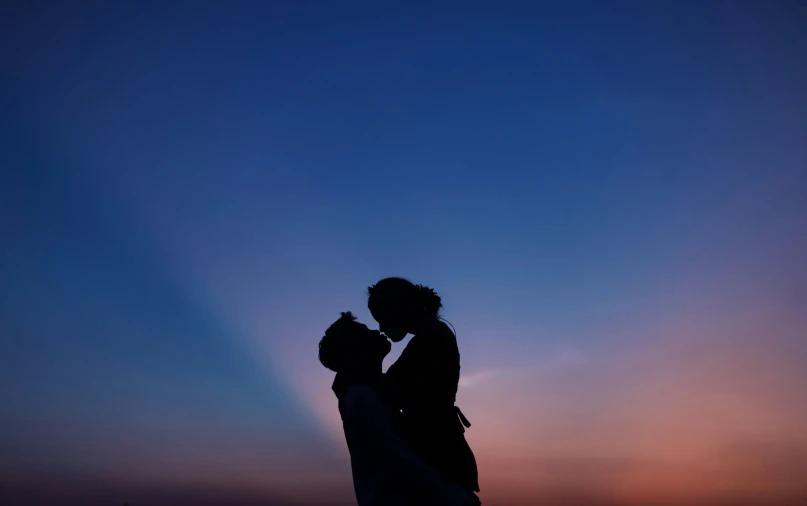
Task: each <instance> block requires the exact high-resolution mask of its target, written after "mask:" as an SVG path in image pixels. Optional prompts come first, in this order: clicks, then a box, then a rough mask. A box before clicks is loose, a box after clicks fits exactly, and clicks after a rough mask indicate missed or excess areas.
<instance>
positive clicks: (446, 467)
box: [367, 278, 479, 492]
mask: <svg viewBox="0 0 807 506" xmlns="http://www.w3.org/2000/svg"><path fill="white" fill-rule="evenodd" d="M367 293H368V301H367V306H368V308H369V310H370V313H371V314H372V315H373V318H375V320H376V321H377V322H378V324H379V329H380V330H381V332H383V333H384V334H385V335H386V336H387V337H388V338H389V339H390V340H391V341H393V342H396V343H397V342H400V341H401V340H403V338H404V337H406V335H407V334H413V337H412V339H411V340H410V341H409V344H408V345H407V346H406V348H405V349H404V351H403V353H401V356H400V357H399V358H398V360H397V361H396V362H395V363H394V364H392V365H391V366H390V368H389V369H388V370H387V373H386V374H385V378H384V384H383V389H384V394H385V396H386V397H387V399H388V400H389V402H391V403H392V404H393V405H394V406H395V407H396V408H398V409H400V410H401V414H402V416H401V433H402V435H403V437H404V438H405V439H406V440H407V443H408V444H409V445H410V447H411V448H412V449H413V450H414V451H415V452H416V453H417V454H418V456H420V458H422V459H423V460H424V461H426V462H427V463H429V464H431V465H432V466H434V467H435V468H437V469H439V470H440V471H441V472H442V473H443V474H444V475H445V476H446V478H447V479H448V480H450V481H452V482H454V483H457V484H458V485H460V486H462V487H463V488H464V489H466V490H468V491H470V492H479V481H478V471H477V467H476V459H475V458H474V454H473V451H471V448H470V446H468V442H467V441H466V440H465V428H466V427H470V426H471V424H470V423H468V420H467V419H466V418H465V416H463V414H462V412H461V411H460V410H459V408H457V407H456V406H455V405H454V403H455V402H456V396H457V385H458V383H459V379H460V352H459V348H458V346H457V338H456V336H455V335H454V333H453V332H452V331H451V329H450V328H449V327H448V325H446V324H445V323H444V322H443V321H442V320H441V319H440V308H441V307H442V302H441V300H440V297H439V296H438V295H437V293H435V291H434V290H433V289H431V288H429V287H427V286H423V285H415V284H412V283H411V282H410V281H408V280H406V279H402V278H385V279H382V280H381V281H379V282H378V283H376V284H375V285H373V286H371V287H369V288H368V290H367Z"/></svg>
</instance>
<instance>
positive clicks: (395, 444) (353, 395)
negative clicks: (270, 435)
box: [319, 312, 480, 506]
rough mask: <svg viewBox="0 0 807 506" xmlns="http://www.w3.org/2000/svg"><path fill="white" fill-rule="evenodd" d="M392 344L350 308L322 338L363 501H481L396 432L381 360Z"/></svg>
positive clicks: (381, 505)
mask: <svg viewBox="0 0 807 506" xmlns="http://www.w3.org/2000/svg"><path fill="white" fill-rule="evenodd" d="M390 348H391V344H390V343H389V341H388V340H387V339H386V337H384V336H383V335H382V334H381V333H380V332H379V331H377V330H370V329H368V328H367V326H365V325H363V324H361V323H359V322H357V321H356V318H355V317H354V316H353V315H352V314H351V313H350V312H345V313H342V316H341V317H340V318H339V319H338V320H337V321H336V322H334V323H333V324H332V325H331V326H330V327H329V328H328V330H326V331H325V336H324V337H323V338H322V340H321V341H320V343H319V360H320V362H321V363H322V365H324V366H325V367H327V368H328V369H331V370H332V371H334V372H336V378H335V380H334V383H333V391H334V393H335V394H336V396H337V398H338V399H339V413H340V414H341V416H342V425H343V428H344V431H345V439H346V441H347V446H348V450H349V451H350V464H351V470H352V473H353V486H354V490H355V492H356V500H357V501H358V503H359V506H393V505H395V506H407V505H421V504H423V505H434V506H480V502H479V499H478V498H477V497H476V496H475V495H474V494H472V493H469V492H467V491H466V490H464V489H463V488H462V487H460V486H459V485H457V484H455V483H451V482H450V481H448V480H447V479H446V478H445V477H444V476H442V475H441V474H440V473H439V472H437V471H436V470H435V469H433V468H431V467H430V466H428V465H427V464H426V463H424V462H423V461H422V460H421V459H419V458H418V457H417V456H416V455H415V453H414V452H413V451H412V450H411V449H410V448H409V447H408V446H406V444H405V443H404V441H403V440H402V439H401V438H400V437H399V435H398V433H397V424H396V417H399V416H400V413H398V412H397V411H396V410H395V409H393V408H392V407H391V406H390V405H389V404H388V403H387V402H385V400H384V399H383V397H382V396H381V393H380V391H379V389H380V387H381V382H382V371H381V370H382V361H383V359H384V357H385V356H386V355H387V354H388V353H389V351H390Z"/></svg>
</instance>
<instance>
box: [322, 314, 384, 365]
mask: <svg viewBox="0 0 807 506" xmlns="http://www.w3.org/2000/svg"><path fill="white" fill-rule="evenodd" d="M391 346H392V345H391V344H390V342H389V341H387V338H386V337H384V336H383V335H382V334H381V332H379V331H377V330H370V329H368V328H367V326H366V325H364V324H362V323H359V322H357V321H356V317H355V316H353V314H351V313H350V311H348V312H345V313H342V316H340V317H339V319H338V320H336V321H335V322H334V323H333V324H332V325H331V326H330V327H328V330H326V331H325V336H324V337H323V338H322V339H321V340H320V342H319V361H320V362H321V363H322V365H324V366H325V367H327V368H328V369H330V370H332V371H334V372H357V371H366V370H372V369H374V368H376V367H378V369H379V372H380V370H381V362H382V361H383V360H384V357H386V356H387V353H389V351H390V348H391Z"/></svg>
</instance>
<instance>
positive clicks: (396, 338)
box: [387, 332, 406, 343]
mask: <svg viewBox="0 0 807 506" xmlns="http://www.w3.org/2000/svg"><path fill="white" fill-rule="evenodd" d="M387 337H388V338H389V340H390V341H392V342H393V343H400V342H401V341H403V340H404V338H405V337H406V332H391V333H387Z"/></svg>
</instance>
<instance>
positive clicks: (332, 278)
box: [0, 2, 807, 491]
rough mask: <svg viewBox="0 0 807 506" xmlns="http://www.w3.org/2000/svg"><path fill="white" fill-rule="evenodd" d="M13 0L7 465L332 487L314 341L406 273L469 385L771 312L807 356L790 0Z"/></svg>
mask: <svg viewBox="0 0 807 506" xmlns="http://www.w3.org/2000/svg"><path fill="white" fill-rule="evenodd" d="M6 9H8V10H7V14H8V15H4V16H3V18H4V21H3V22H2V23H3V25H2V33H3V35H2V39H0V41H2V44H0V48H2V53H0V57H2V61H3V62H4V64H3V66H4V68H6V69H7V71H6V72H4V73H3V74H4V75H3V78H2V81H0V83H1V87H0V92H2V93H0V97H2V102H0V106H2V111H3V114H2V119H0V132H2V138H3V143H2V147H1V149H2V154H1V155H0V163H2V165H1V167H2V172H0V177H1V178H2V179H0V188H2V189H1V190H0V196H2V201H3V204H2V205H3V213H2V214H3V219H2V221H0V224H1V225H2V228H0V233H2V236H0V237H2V242H3V243H4V244H5V245H6V246H5V247H4V248H3V252H2V254H3V256H2V263H1V264H0V275H2V280H3V281H2V285H3V287H4V289H3V291H2V294H0V316H2V320H0V325H2V327H1V328H2V333H3V335H4V338H3V342H2V350H0V351H2V353H0V355H2V358H0V371H2V372H0V377H1V378H2V380H3V385H4V386H6V385H10V386H11V388H4V389H3V391H2V393H0V407H2V409H3V417H2V418H3V422H2V423H1V424H0V443H1V444H3V445H4V446H5V447H7V448H10V449H11V450H12V451H11V452H9V453H6V455H9V457H5V458H4V460H2V461H0V464H2V465H3V466H4V468H8V469H17V468H19V467H20V466H22V467H23V468H25V469H30V470H35V471H36V470H42V469H48V468H58V469H63V468H75V469H79V470H83V471H87V472H93V473H101V474H108V475H114V476H131V475H138V476H140V475H142V476H143V477H144V478H143V479H147V478H149V477H150V476H151V475H152V474H154V473H157V472H158V471H159V472H161V473H163V474H164V473H166V472H167V471H166V470H169V469H173V470H175V471H176V473H177V474H178V475H183V476H184V475H188V476H191V477H197V478H198V477H203V476H208V475H216V476H219V477H220V478H221V481H222V482H227V483H230V484H232V483H235V482H237V481H238V480H239V479H241V478H243V479H244V480H246V481H250V482H252V481H260V478H254V479H253V478H252V477H253V476H258V477H259V476H260V475H261V474H262V473H264V474H265V473H266V470H267V469H273V470H282V469H286V471H287V472H288V473H291V474H294V473H297V476H299V472H300V471H299V470H300V469H305V468H308V469H311V468H312V467H311V466H315V467H316V469H322V472H321V474H319V475H317V476H320V478H318V479H321V480H324V481H323V482H322V483H328V484H329V485H328V486H331V485H330V484H332V483H341V481H343V480H345V479H346V477H347V476H348V474H345V473H346V470H347V467H346V454H345V451H344V448H343V447H342V446H340V445H341V441H340V437H341V436H340V434H339V431H338V420H336V419H335V418H334V416H336V415H335V405H332V404H330V401H331V400H332V399H331V398H330V397H329V396H330V395H331V394H330V392H329V391H328V387H329V384H330V383H329V382H330V376H329V374H330V373H328V372H327V371H325V370H324V369H322V368H321V366H319V364H318V363H317V362H316V351H315V347H316V342H317V340H318V339H319V336H320V335H321V333H322V331H323V330H324V328H325V327H327V325H328V324H329V323H330V322H331V321H332V320H333V319H334V318H335V317H336V316H338V313H339V311H342V310H347V309H350V310H353V311H355V312H356V313H357V314H359V315H360V317H361V318H362V319H363V320H365V321H368V322H370V319H369V314H368V313H367V311H366V310H365V298H364V297H365V293H364V292H365V289H366V287H367V285H369V284H371V283H373V282H375V281H377V280H378V279H380V278H382V277H385V276H389V275H402V276H407V277H410V278H411V279H413V280H414V281H416V282H419V283H426V284H428V285H430V286H433V287H435V288H436V289H437V291H438V292H439V293H440V294H441V295H442V296H443V298H444V302H445V307H446V316H447V317H448V319H449V320H450V321H451V322H452V323H453V324H454V325H455V326H456V327H457V330H458V331H459V336H460V342H461V349H462V352H463V374H464V375H467V377H468V378H471V379H469V382H468V384H469V385H470V384H472V383H473V384H478V382H479V381H482V379H484V378H493V377H502V376H501V375H502V374H504V375H505V376H506V375H507V374H509V373H507V372H506V371H510V372H512V371H524V370H526V369H524V368H527V369H529V368H531V367H533V366H536V365H540V364H544V363H547V364H555V365H552V367H555V366H557V367H561V368H562V367H567V366H568V367H572V366H574V367H581V364H588V365H586V366H585V367H587V368H588V369H587V373H586V374H584V375H583V376H586V375H587V374H589V373H590V374H592V375H594V376H596V371H598V369H597V365H596V364H598V363H600V362H599V361H601V360H602V361H605V360H607V359H608V357H612V358H613V357H617V358H619V360H622V359H625V360H627V357H629V356H631V357H632V356H633V355H631V353H632V352H633V351H632V350H636V349H637V347H639V348H640V347H641V346H651V345H653V346H655V345H658V346H661V347H664V346H667V344H668V343H666V342H665V339H671V340H672V341H675V339H676V338H675V337H670V332H668V331H667V330H669V329H680V328H682V326H683V327H685V326H686V325H689V324H690V323H691V322H693V321H702V320H704V319H705V320H714V321H723V322H726V323H725V326H724V327H721V328H722V330H720V331H715V332H716V333H717V334H721V332H725V333H729V329H735V327H736V325H739V324H738V323H737V322H738V321H739V319H738V318H735V317H736V316H737V315H747V314H751V313H749V312H748V311H747V309H748V308H760V307H763V308H771V309H770V311H771V313H770V314H768V313H766V316H764V317H763V316H755V317H749V318H751V320H752V321H749V322H746V323H747V325H746V326H747V327H748V328H751V327H754V325H753V324H758V326H760V327H761V328H767V329H769V333H771V332H773V331H770V329H771V327H770V325H769V324H768V322H769V319H770V321H774V320H775V321H777V322H779V323H780V324H782V325H784V323H782V322H790V321H793V322H795V323H793V325H792V326H791V327H786V328H784V327H783V328H780V327H776V328H777V329H779V330H776V331H775V332H773V334H776V335H775V336H774V337H773V338H772V343H773V344H772V345H771V349H772V348H775V347H776V346H778V345H782V346H785V345H787V346H795V345H794V344H793V343H795V342H796V341H795V340H796V337H795V336H797V335H798V334H799V331H798V330H799V329H800V328H802V327H801V326H800V325H802V323H803V322H802V320H799V319H798V311H797V310H796V308H798V307H799V306H800V305H801V304H803V302H804V294H805V288H804V286H805V279H807V278H806V277H805V269H804V266H803V262H801V261H800V260H799V259H800V258H802V257H803V255H804V254H805V253H807V244H805V241H804V239H803V237H805V234H804V231H805V212H807V211H805V204H804V198H803V194H804V189H805V179H807V175H806V174H805V169H804V167H805V166H807V150H806V149H805V142H804V139H805V138H807V124H806V123H805V119H804V118H805V117H807V95H805V94H804V92H803V90H804V89H807V67H805V66H804V64H803V62H804V61H805V57H807V54H805V52H806V51H807V44H806V43H805V36H804V31H803V26H804V23H803V21H804V19H805V18H804V16H805V11H804V8H803V7H802V6H801V5H800V4H799V3H798V2H779V3H766V4H762V3H744V2H709V3H701V2H654V3H638V2H637V3H630V2H609V3H599V2H588V3H564V4H563V5H560V4H556V5H549V4H543V3H504V4H498V5H496V6H493V4H483V3H467V4H462V5H460V4H458V3H441V4H440V5H439V6H434V5H427V4H419V3H414V4H409V5H407V6H406V7H404V6H392V5H382V4H379V3H370V2H366V3H350V4H349V6H348V5H346V4H337V3H328V2H296V3H291V2H289V3H282V2H231V3H227V4H226V5H225V4H224V3H205V4H204V5H202V4H199V3H183V2H176V3H171V4H170V5H168V6H166V5H162V4H160V3H157V2H140V3H133V2H128V3H127V2H123V3H115V4H114V5H112V4H107V3H102V2H95V3H93V2H84V3H71V4H70V5H68V4H62V3H55V2H50V3H48V2H44V3H41V4H37V6H33V5H25V4H24V3H22V2H18V3H16V4H14V5H12V6H10V7H6ZM704 315H705V316H704ZM732 315H734V316H732ZM783 315H784V316H783ZM743 321H744V320H743ZM682 322H686V323H682ZM744 325H745V324H744ZM777 325H778V324H777ZM659 328H663V329H667V330H665V331H664V332H662V331H657V330H658V329H659ZM687 328H689V327H687ZM754 328H756V327H754ZM704 332H705V331H704ZM672 334H673V335H676V334H675V332H673V333H672ZM695 334H697V332H695ZM706 334H708V335H712V334H710V333H709V332H706ZM721 335H722V334H721ZM704 339H706V338H704ZM751 341H752V342H758V341H754V340H753V339H751ZM686 342H687V343H689V341H686ZM704 342H707V343H708V339H707V340H706V341H701V340H698V339H695V341H694V342H692V343H689V344H687V345H686V346H690V348H686V347H685V348H686V349H687V350H694V349H700V348H698V346H701V345H703V343H704ZM699 343H700V344H699ZM704 346H706V348H709V349H711V348H710V345H708V344H707V345H704ZM782 349H784V348H782ZM788 349H791V348H788ZM792 349H793V350H795V351H793V353H792V354H791V356H790V359H788V360H794V361H796V363H800V362H799V361H800V360H801V359H802V358H804V354H803V353H804V350H803V349H802V348H799V347H795V348H792ZM399 352H400V350H399V349H396V350H395V351H394V352H393V356H392V357H391V358H390V360H392V359H393V358H394V357H395V356H397V353H399ZM651 355H652V356H655V355H653V354H652V353H650V352H648V355H647V356H648V357H649V356H651ZM643 356H644V355H640V357H643ZM777 356H778V355H777ZM620 357H621V358H620ZM637 360H638V359H637ZM648 360H649V359H648ZM777 360H778V359H777ZM771 363H773V362H765V363H764V364H763V363H758V364H756V367H758V368H759V369H760V370H765V371H768V370H769V369H770V368H773V366H772V365H771ZM776 363H777V364H778V363H779V362H776ZM558 364H559V365H558ZM575 364H576V365H575ZM780 366H781V364H780ZM609 367H610V366H609ZM614 367H615V366H614ZM675 367H679V366H675ZM675 367H673V370H676V371H678V373H680V374H686V373H685V371H684V370H683V369H681V370H677V369H675ZM680 367H684V366H683V365H681V366H680ZM785 369H787V368H785ZM796 369H797V368H796V367H795V366H794V369H793V370H796ZM552 370H553V371H554V370H555V369H552ZM604 370H605V369H603V371H604ZM609 370H610V369H609ZM788 370H790V369H788ZM466 371H467V372H466ZM503 371H504V372H503ZM592 371H594V372H592ZM578 373H579V372H578ZM516 374H521V373H520V372H518V373H516ZM552 374H554V373H552ZM569 374H577V373H572V372H569ZM726 374H728V373H726ZM783 374H784V373H783ZM793 374H796V373H793ZM485 381H487V380H485ZM530 381H532V380H530ZM782 381H785V380H784V379H782ZM634 382H635V378H634V380H631V381H629V383H634ZM544 386H546V385H544ZM490 388H493V387H490ZM502 388H504V387H502ZM575 388H577V390H573V391H572V392H571V393H570V394H569V397H568V398H571V399H574V401H573V402H574V403H575V409H581V410H583V411H585V410H586V409H589V408H590V409H594V408H593V407H592V406H594V405H595V404H594V400H593V399H594V398H595V397H596V395H594V393H593V392H595V391H597V389H596V388H595V387H592V386H591V385H588V386H586V385H583V384H580V385H578V386H577V387H575ZM592 388H593V390H592ZM609 388H613V389H614V390H615V391H621V390H622V389H629V387H627V386H625V385H624V384H622V383H620V382H619V381H616V380H615V382H614V384H613V385H612V386H611V387H609ZM704 388H705V387H704ZM474 395H482V394H474V393H473V391H469V392H466V393H463V392H461V399H462V398H463V396H465V399H466V403H467V404H471V405H473V406H475V407H477V409H478V410H483V409H484V405H485V404H484V402H483V401H482V399H483V397H474ZM513 395H515V394H513ZM519 396H520V397H519ZM519 396H517V397H512V398H511V400H512V401H513V404H512V405H511V404H508V405H507V406H511V407H512V406H516V405H518V406H524V405H525V403H526V404H529V403H530V402H532V401H531V400H530V399H531V397H530V394H529V393H523V394H519ZM516 401H518V402H516ZM570 402H571V401H570ZM749 402H750V401H749ZM597 405H598V406H600V408H598V409H608V407H607V406H605V407H603V406H602V405H600V404H597ZM749 405H750V404H749ZM564 406H566V405H564ZM586 406H589V408H586ZM501 409H502V410H504V413H505V414H506V413H507V411H506V410H507V409H510V408H506V407H501ZM512 409H516V408H512ZM519 409H520V408H519ZM546 409H549V408H548V407H547V408H546ZM559 409H560V408H559ZM564 409H566V408H565V407H564ZM550 411H551V410H550ZM510 415H511V417H515V416H516V414H515V411H514V412H512V413H510ZM525 416H526V415H525ZM530 416H532V415H530ZM547 416H549V415H547ZM559 416H560V415H559ZM564 416H565V415H564ZM800 416H802V415H801V414H792V416H790V418H788V420H790V421H792V422H794V423H795V421H797V420H801V418H799V417H800ZM469 417H471V414H469ZM483 420H487V418H485V417H483ZM531 420H532V419H531ZM473 421H474V420H473V419H472V422H473ZM496 423H498V422H496ZM490 424H491V426H493V425H495V423H494V421H490ZM477 425H478V424H476V423H475V428H476V426H477ZM483 425H484V424H483ZM479 430H480V431H484V429H479ZM481 434H486V435H484V436H480V439H479V443H478V445H477V446H480V447H482V446H484V445H485V444H490V445H493V442H494V441H496V440H495V438H494V436H492V435H490V434H489V433H485V432H482V433H481ZM564 434H565V433H564ZM565 436H568V434H566V435H565ZM565 436H560V437H565ZM469 437H473V436H469ZM569 437H571V436H569ZM556 439H557V438H556ZM472 443H473V441H472ZM592 444H594V443H592ZM597 444H600V443H597ZM597 444H594V446H597ZM85 448H91V449H92V450H91V451H86V452H85V451H83V449H85ZM200 448H202V449H205V448H206V449H207V450H206V451H205V450H200ZM559 451H560V450H559ZM626 451H627V450H626ZM632 451H633V450H632ZM636 451H638V450H636ZM76 452H79V453H82V454H83V455H82V457H81V458H79V459H76V458H75V455H76ZM284 452H286V453H288V452H293V453H295V454H299V455H302V456H304V458H302V457H301V459H302V460H300V462H298V463H295V464H288V463H285V462H284V461H283V460H282V459H278V458H277V456H278V455H280V454H284ZM491 452H493V450H491ZM493 453H495V452H493ZM493 453H484V452H483V459H484V455H493ZM692 458H693V459H696V460H697V458H700V457H697V456H696V457H692ZM121 459H123V460H131V461H132V462H136V464H132V465H131V466H130V467H126V466H123V467H121V466H120V464H118V463H117V462H119V461H120V460H121ZM155 462H161V464H159V465H157V464H155ZM188 462H195V463H196V464H198V465H196V467H194V465H190V464H187V463H188ZM483 470H484V469H483ZM278 472H279V471H278ZM150 473H151V474H150ZM183 473H184V474H183ZM291 474H290V475H291ZM245 476H248V477H249V478H245ZM239 477H241V478H239ZM188 479H190V478H188ZM194 479H195V478H194ZM199 479H201V478H199ZM228 480H229V481H228ZM329 480H330V481H329ZM340 480H341V481H340ZM293 481H294V480H292V482H293ZM287 482H288V480H287ZM502 483H503V482H502ZM682 483H685V482H682ZM348 485H349V483H348ZM264 486H266V487H268V488H270V489H272V487H273V486H274V485H272V484H265V483H264ZM334 486H337V485H334ZM323 487H325V485H323ZM273 490H274V489H273ZM340 490H342V489H340ZM348 491H349V488H348Z"/></svg>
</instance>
